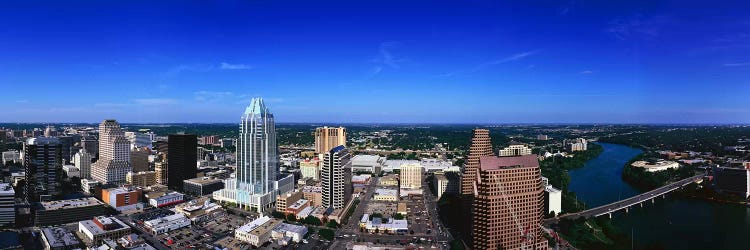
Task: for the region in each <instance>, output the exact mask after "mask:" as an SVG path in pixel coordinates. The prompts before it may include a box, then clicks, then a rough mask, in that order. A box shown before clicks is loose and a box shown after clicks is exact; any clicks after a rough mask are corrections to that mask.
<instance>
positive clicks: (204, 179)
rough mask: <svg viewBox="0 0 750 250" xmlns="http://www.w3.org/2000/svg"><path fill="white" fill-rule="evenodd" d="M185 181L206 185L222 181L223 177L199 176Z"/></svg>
mask: <svg viewBox="0 0 750 250" xmlns="http://www.w3.org/2000/svg"><path fill="white" fill-rule="evenodd" d="M185 182H190V183H195V184H200V185H205V184H211V183H217V182H221V179H217V178H213V177H198V178H193V179H188V180H185Z"/></svg>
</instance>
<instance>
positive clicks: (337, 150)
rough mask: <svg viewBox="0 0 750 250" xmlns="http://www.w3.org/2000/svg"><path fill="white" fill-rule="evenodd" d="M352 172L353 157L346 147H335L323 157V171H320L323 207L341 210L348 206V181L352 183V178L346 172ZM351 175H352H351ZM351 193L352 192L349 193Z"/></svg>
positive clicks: (349, 187)
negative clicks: (345, 205)
mask: <svg viewBox="0 0 750 250" xmlns="http://www.w3.org/2000/svg"><path fill="white" fill-rule="evenodd" d="M347 171H351V155H350V154H349V149H347V148H346V147H345V146H344V145H339V146H337V147H334V148H333V149H331V150H330V151H328V153H326V154H325V156H324V157H323V169H322V170H321V171H320V179H321V184H322V186H323V207H326V208H333V209H340V208H343V207H344V204H346V200H348V198H349V197H347V191H348V190H347V189H351V184H349V186H348V187H347V183H346V182H347V180H348V181H349V182H351V176H348V177H347V176H346V175H347V174H346V172H347ZM349 175H351V173H349ZM349 192H351V191H349Z"/></svg>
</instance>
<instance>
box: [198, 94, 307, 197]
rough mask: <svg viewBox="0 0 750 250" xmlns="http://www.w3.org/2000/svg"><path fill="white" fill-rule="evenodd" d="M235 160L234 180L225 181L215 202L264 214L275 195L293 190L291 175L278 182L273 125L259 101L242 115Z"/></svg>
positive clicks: (268, 114) (215, 193) (267, 111)
mask: <svg viewBox="0 0 750 250" xmlns="http://www.w3.org/2000/svg"><path fill="white" fill-rule="evenodd" d="M236 157H237V168H236V171H235V177H234V178H233V179H232V178H230V179H227V180H226V181H225V185H224V186H225V187H226V188H225V189H222V190H219V191H216V192H214V194H213V196H214V199H216V200H221V201H225V202H234V203H237V204H238V205H240V206H242V207H245V208H253V209H256V210H258V211H266V210H267V209H268V208H270V207H271V206H273V202H274V201H275V200H276V195H277V194H280V193H285V192H288V191H291V190H292V189H293V188H294V177H293V176H292V175H287V176H284V177H283V178H277V172H278V171H277V169H278V167H279V166H278V165H279V156H278V148H277V147H276V125H275V122H274V117H273V114H272V113H271V112H270V111H269V110H268V108H267V107H266V105H265V103H264V102H263V99H261V98H253V100H252V101H251V102H250V106H248V107H247V108H246V109H245V112H244V113H243V114H242V118H241V121H240V131H239V138H238V139H237V156H236Z"/></svg>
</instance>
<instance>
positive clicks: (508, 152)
mask: <svg viewBox="0 0 750 250" xmlns="http://www.w3.org/2000/svg"><path fill="white" fill-rule="evenodd" d="M530 154H531V149H530V148H529V147H527V146H526V145H523V144H513V145H510V146H508V147H506V148H503V149H501V150H500V151H499V153H498V156H503V157H505V156H521V155H530Z"/></svg>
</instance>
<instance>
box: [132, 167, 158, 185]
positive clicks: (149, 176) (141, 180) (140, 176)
mask: <svg viewBox="0 0 750 250" xmlns="http://www.w3.org/2000/svg"><path fill="white" fill-rule="evenodd" d="M125 181H127V182H128V183H130V184H131V185H133V186H138V187H148V186H152V185H156V171H141V172H136V173H134V172H128V174H127V175H125Z"/></svg>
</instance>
